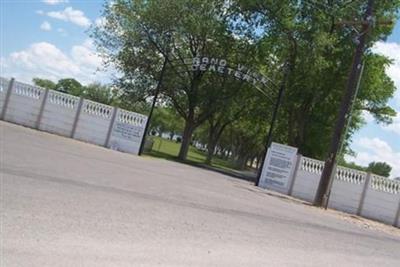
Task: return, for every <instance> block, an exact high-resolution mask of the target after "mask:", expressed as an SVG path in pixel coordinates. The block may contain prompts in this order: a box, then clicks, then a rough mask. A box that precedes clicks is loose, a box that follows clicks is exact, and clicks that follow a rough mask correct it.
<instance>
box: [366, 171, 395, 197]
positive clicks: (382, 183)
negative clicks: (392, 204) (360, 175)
mask: <svg viewBox="0 0 400 267" xmlns="http://www.w3.org/2000/svg"><path fill="white" fill-rule="evenodd" d="M370 187H371V188H372V189H374V190H376V191H382V192H386V193H390V194H400V182H399V181H395V180H392V179H388V178H386V177H383V176H379V175H375V174H373V175H372V176H371V183H370Z"/></svg>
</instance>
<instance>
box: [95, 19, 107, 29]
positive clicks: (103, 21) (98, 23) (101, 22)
mask: <svg viewBox="0 0 400 267" xmlns="http://www.w3.org/2000/svg"><path fill="white" fill-rule="evenodd" d="M94 24H95V25H96V26H97V27H103V26H104V25H105V24H106V18H105V17H98V18H97V19H96V20H95V21H94Z"/></svg>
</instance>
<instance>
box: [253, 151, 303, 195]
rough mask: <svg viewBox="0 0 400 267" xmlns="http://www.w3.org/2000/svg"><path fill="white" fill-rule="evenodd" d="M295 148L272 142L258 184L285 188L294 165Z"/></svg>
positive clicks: (266, 186) (264, 186)
mask: <svg viewBox="0 0 400 267" xmlns="http://www.w3.org/2000/svg"><path fill="white" fill-rule="evenodd" d="M296 155H297V148H295V147H291V146H287V145H282V144H278V143H272V144H271V146H270V148H269V149H268V153H267V156H266V158H265V161H264V166H263V169H262V172H261V177H260V182H259V186H260V187H263V188H270V187H274V188H281V189H287V188H288V185H289V180H290V177H291V175H292V173H293V169H294V167H295V165H296Z"/></svg>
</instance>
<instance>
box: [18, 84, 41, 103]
mask: <svg viewBox="0 0 400 267" xmlns="http://www.w3.org/2000/svg"><path fill="white" fill-rule="evenodd" d="M44 91H45V89H44V88H42V87H39V86H35V85H30V84H26V83H22V82H18V81H15V83H14V92H15V93H16V94H17V95H21V96H26V97H31V98H34V99H40V97H41V95H42V94H43V93H44Z"/></svg>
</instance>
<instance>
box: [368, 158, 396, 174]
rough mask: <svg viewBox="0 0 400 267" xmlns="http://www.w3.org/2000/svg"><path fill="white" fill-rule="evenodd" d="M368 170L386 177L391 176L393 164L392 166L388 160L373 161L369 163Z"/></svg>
mask: <svg viewBox="0 0 400 267" xmlns="http://www.w3.org/2000/svg"><path fill="white" fill-rule="evenodd" d="M367 171H369V172H372V173H374V174H377V175H381V176H384V177H389V176H390V172H391V171H392V166H390V165H389V164H387V163H386V162H376V161H373V162H371V163H370V164H368V167H367Z"/></svg>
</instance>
